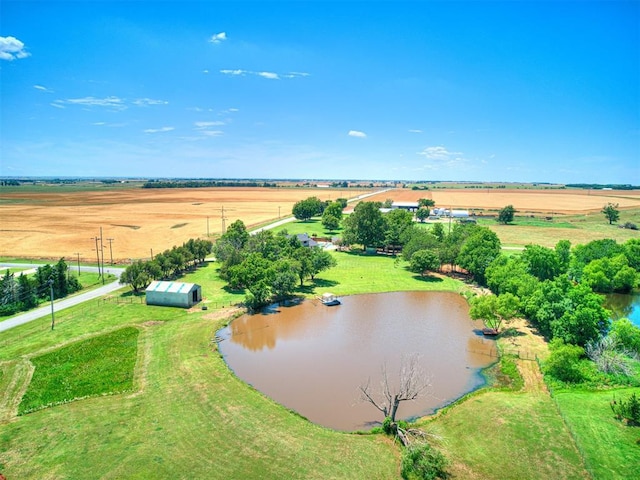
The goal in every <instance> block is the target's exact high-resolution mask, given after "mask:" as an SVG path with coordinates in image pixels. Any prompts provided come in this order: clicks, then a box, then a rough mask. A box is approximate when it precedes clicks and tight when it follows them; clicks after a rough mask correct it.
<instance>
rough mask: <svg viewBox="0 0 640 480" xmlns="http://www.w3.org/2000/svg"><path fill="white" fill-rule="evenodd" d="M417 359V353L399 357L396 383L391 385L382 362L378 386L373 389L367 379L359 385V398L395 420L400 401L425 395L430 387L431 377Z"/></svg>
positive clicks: (392, 420)
mask: <svg viewBox="0 0 640 480" xmlns="http://www.w3.org/2000/svg"><path fill="white" fill-rule="evenodd" d="M419 360H420V357H419V355H417V354H411V355H408V356H403V357H402V358H401V361H400V372H399V376H398V383H397V385H392V383H391V382H392V380H391V379H390V378H389V375H388V373H387V366H386V364H383V365H382V379H381V381H380V388H379V389H378V390H373V389H372V388H371V379H369V380H367V383H366V384H362V385H360V399H361V400H362V401H364V402H368V403H370V404H371V405H373V406H374V407H376V408H377V409H378V410H380V412H382V415H383V416H384V417H385V418H386V417H389V418H390V419H391V422H395V421H396V414H397V412H398V407H399V406H400V403H401V402H405V401H410V400H415V399H416V398H418V397H421V396H423V395H426V394H427V393H428V391H429V388H430V387H431V378H430V377H429V375H427V374H426V372H425V371H424V370H423V369H422V367H421V366H420V363H419Z"/></svg>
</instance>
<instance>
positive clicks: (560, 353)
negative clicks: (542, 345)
mask: <svg viewBox="0 0 640 480" xmlns="http://www.w3.org/2000/svg"><path fill="white" fill-rule="evenodd" d="M550 346H551V355H549V358H548V359H547V361H546V362H545V365H544V372H545V373H547V374H549V375H551V376H552V377H555V378H556V379H558V380H560V381H563V382H568V383H578V382H581V381H582V380H584V375H583V373H582V371H581V369H580V359H581V358H582V357H583V356H584V349H583V348H582V347H579V346H577V345H571V344H565V343H563V342H562V341H557V340H554V341H552V342H551V345H550Z"/></svg>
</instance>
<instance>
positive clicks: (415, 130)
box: [409, 128, 422, 133]
mask: <svg viewBox="0 0 640 480" xmlns="http://www.w3.org/2000/svg"><path fill="white" fill-rule="evenodd" d="M409 133H422V130H418V129H417V128H412V129H410V130H409Z"/></svg>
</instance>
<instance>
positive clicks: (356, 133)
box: [349, 130, 367, 138]
mask: <svg viewBox="0 0 640 480" xmlns="http://www.w3.org/2000/svg"><path fill="white" fill-rule="evenodd" d="M349 136H350V137H358V138H366V136H367V134H366V133H364V132H359V131H358V130H349Z"/></svg>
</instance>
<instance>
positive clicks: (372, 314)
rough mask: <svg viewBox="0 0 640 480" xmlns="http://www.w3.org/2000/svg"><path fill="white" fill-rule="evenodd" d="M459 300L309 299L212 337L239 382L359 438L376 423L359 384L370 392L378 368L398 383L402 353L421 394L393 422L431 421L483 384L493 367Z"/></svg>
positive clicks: (486, 344) (390, 296)
mask: <svg viewBox="0 0 640 480" xmlns="http://www.w3.org/2000/svg"><path fill="white" fill-rule="evenodd" d="M479 328H481V325H480V324H479V323H474V322H473V321H472V320H471V319H470V318H469V315H468V306H467V302H466V301H465V300H464V299H463V298H462V297H461V296H460V295H458V294H455V293H443V292H394V293H383V294H371V295H354V296H349V297H343V298H342V305H340V306H335V307H326V306H324V305H322V304H321V303H320V302H319V301H317V300H306V301H304V302H302V303H301V304H299V305H295V306H288V307H273V308H271V309H270V310H268V311H266V312H265V313H262V314H256V315H244V316H242V317H240V318H237V319H236V320H234V321H233V322H232V323H231V324H230V325H229V326H228V327H227V328H224V329H223V330H221V331H220V332H218V335H219V336H220V337H222V338H224V339H225V340H224V341H222V342H220V344H219V347H220V351H221V352H222V354H223V356H224V358H225V360H226V362H227V364H228V365H229V367H230V368H231V369H233V371H234V372H235V373H236V375H237V376H238V377H240V378H241V379H243V380H244V381H246V382H247V383H249V384H251V385H253V386H254V387H255V388H257V389H258V390H260V391H261V392H263V393H265V394H266V395H268V396H269V397H271V398H273V399H274V400H275V401H277V402H278V403H280V404H282V405H284V406H286V407H287V408H291V409H292V410H295V411H297V412H298V413H299V414H300V415H302V416H304V417H306V418H308V419H309V420H311V421H312V422H315V423H318V424H320V425H324V426H327V427H330V428H334V429H337V430H358V429H368V428H370V427H371V426H373V425H375V424H377V423H378V422H380V421H382V414H381V413H380V412H379V411H378V410H376V409H375V408H374V407H373V406H372V405H371V404H369V403H362V402H361V401H360V400H359V396H360V395H359V390H358V387H359V385H361V384H363V383H366V381H367V379H369V378H371V386H372V387H377V386H378V385H379V382H380V379H381V378H382V375H381V367H382V365H383V364H384V363H385V362H386V365H387V371H388V373H389V377H390V378H397V376H398V375H397V372H398V371H399V368H400V360H401V357H402V354H403V353H404V354H410V353H419V354H420V355H421V357H420V363H421V365H422V366H423V368H424V369H425V370H426V371H427V372H428V373H429V374H430V375H431V383H432V388H431V389H430V392H431V393H430V395H428V396H426V397H422V398H419V399H418V400H415V401H413V402H403V403H401V405H400V409H399V410H398V418H411V417H416V416H420V415H426V414H429V413H432V412H433V411H435V410H436V409H437V408H439V407H442V406H444V405H446V404H448V403H450V402H452V401H453V400H455V399H457V398H459V397H460V396H462V395H463V394H465V393H466V392H469V391H471V390H474V389H475V388H477V387H479V386H481V385H482V383H483V379H482V377H481V376H480V374H479V370H480V369H481V368H483V367H486V366H488V365H489V364H491V363H492V361H494V359H493V358H492V357H491V356H490V355H489V353H490V350H491V349H495V344H494V342H493V340H488V339H486V338H483V337H482V335H481V334H479V332H478V329H479Z"/></svg>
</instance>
